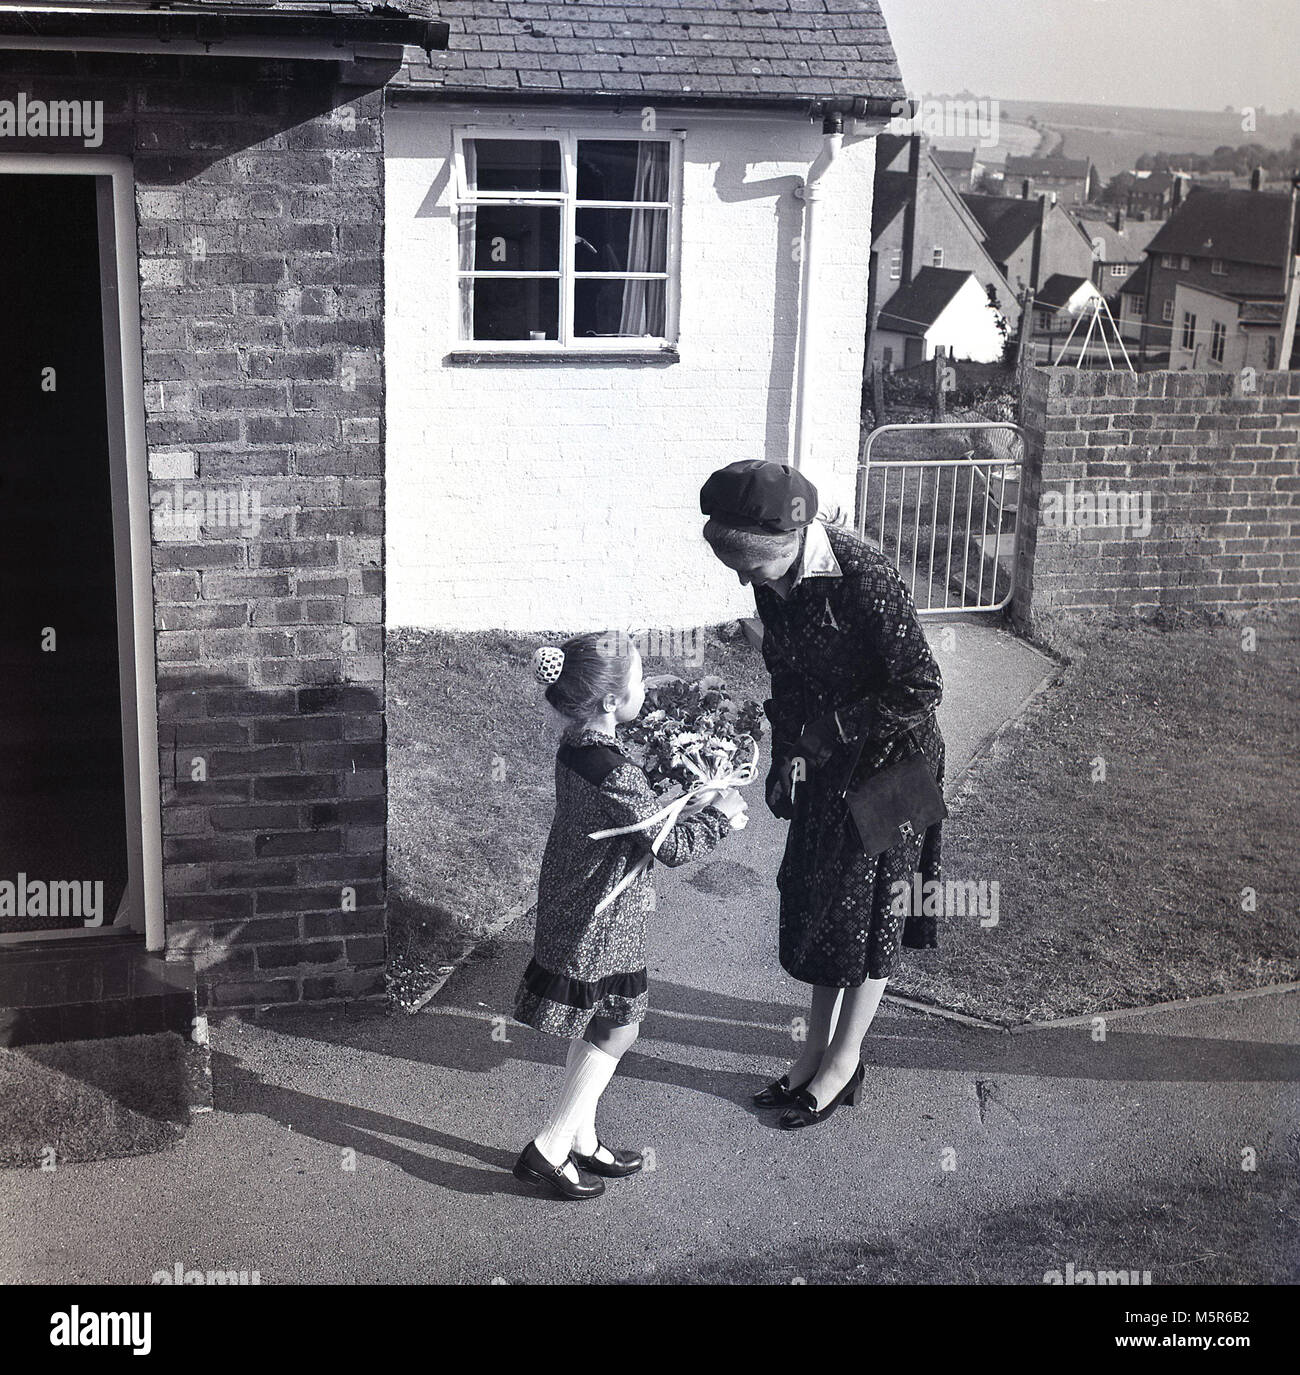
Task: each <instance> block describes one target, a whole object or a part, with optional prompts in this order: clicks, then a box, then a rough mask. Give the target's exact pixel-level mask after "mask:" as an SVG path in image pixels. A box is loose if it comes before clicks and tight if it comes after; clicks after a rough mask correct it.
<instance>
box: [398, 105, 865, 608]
mask: <svg viewBox="0 0 1300 1375" xmlns="http://www.w3.org/2000/svg"><path fill="white" fill-rule="evenodd" d="M639 120H640V111H639V109H638V110H636V111H635V112H631V111H630V112H629V113H628V114H626V115H624V116H621V117H620V116H615V115H612V114H602V113H593V112H592V111H590V110H587V111H581V112H573V113H572V114H570V115H568V116H566V115H565V114H564V113H563V112H560V111H556V110H548V111H545V112H542V111H530V112H528V113H526V114H521V113H519V112H518V111H515V112H513V113H512V112H508V111H504V110H501V111H497V110H484V109H475V110H470V109H468V108H466V107H454V106H438V105H432V104H431V105H428V106H413V105H410V104H405V105H395V106H393V107H392V108H390V110H389V111H388V114H387V122H386V152H385V192H386V212H385V218H386V230H385V274H386V275H385V298H386V307H385V309H386V352H387V497H386V508H387V551H386V552H387V613H386V614H387V622H388V624H389V625H390V626H419V627H430V628H433V627H436V628H443V629H461V630H477V629H486V628H499V629H507V630H541V629H546V630H563V631H577V630H584V629H596V628H605V627H619V628H622V627H636V628H642V629H654V628H659V629H664V630H666V629H669V628H673V627H687V626H694V625H704V624H710V623H715V622H718V621H721V620H726V619H729V618H731V617H734V616H737V615H743V614H752V613H753V594H752V593H751V592H750V591H748V590H747V589H741V588H740V587H739V585H738V584H737V583H736V581H735V578H734V575H732V574H730V573H728V572H727V571H726V570H725V569H724V568H723V567H722V565H721V564H719V563H718V562H717V561H716V560H715V559H714V558H713V557H712V555H711V554H710V553H709V551H708V547H707V545H705V544H704V542H703V540H702V539H701V538H700V530H701V528H702V525H703V517H702V516H701V515H700V513H699V488H700V485H701V483H702V482H703V481H704V479H705V478H706V477H707V476H708V474H709V473H710V472H711V471H712V470H713V469H714V468H717V467H721V466H722V465H724V464H727V463H732V462H735V461H736V460H737V459H742V458H768V459H772V460H774V461H776V462H788V461H789V448H788V446H789V440H790V406H791V394H792V385H793V378H794V364H795V333H796V330H797V325H798V291H799V276H800V265H799V263H798V261H797V240H798V235H799V231H800V226H801V223H802V214H803V203H802V202H801V201H800V200H798V199H796V198H795V197H794V196H793V195H792V194H791V192H792V188H793V187H794V186H795V184H796V181H797V179H798V178H801V177H802V176H803V175H804V174H805V173H806V171H807V169H808V166H809V164H810V163H811V161H812V160H813V159H814V158H815V157H816V156H817V154H818V152H819V150H820V148H821V142H822V140H821V134H820V130H819V128H818V127H817V126H814V125H812V124H810V123H809V122H808V121H807V119H805V118H801V117H797V116H791V117H789V118H774V117H770V116H769V117H765V118H761V119H758V118H754V117H753V116H744V115H732V116H729V117H718V116H713V117H706V116H701V115H698V114H696V115H682V116H681V117H675V116H672V115H671V114H670V112H666V111H662V110H661V111H660V112H659V128H660V130H664V129H685V130H686V131H687V132H686V138H685V150H684V151H685V156H684V185H683V212H682V265H681V328H680V341H679V351H680V355H681V358H680V362H677V363H674V364H670V365H662V364H649V363H646V364H641V363H629V364H620V365H611V364H608V363H605V364H594V365H589V366H588V365H581V366H580V365H574V364H555V365H536V366H531V367H526V366H520V365H510V364H498V363H493V364H480V365H473V366H463V365H461V366H456V365H449V364H447V363H445V362H444V359H445V357H446V355H447V354H448V352H449V351H450V350H452V349H455V348H460V347H465V345H464V344H462V343H461V341H459V340H458V339H457V337H456V332H455V330H456V320H455V285H456V282H455V264H456V241H455V228H454V224H453V221H452V217H451V213H450V205H451V199H452V195H453V178H452V176H451V168H450V157H451V148H452V129H453V128H454V127H456V126H461V125H465V124H470V123H473V124H476V125H482V124H496V123H499V124H502V125H511V126H514V127H521V126H543V125H550V126H553V127H561V128H565V127H577V128H580V129H597V130H599V129H603V128H606V127H619V128H628V129H635V128H637V127H638V123H639ZM874 163H875V143H874V140H872V139H869V138H863V139H856V140H855V139H849V140H847V141H846V146H845V148H844V151H843V153H842V154H841V156H840V158H839V159H838V160H837V161H836V163H835V164H834V166H833V167H832V168H831V170H830V172H829V173H828V174H827V179H826V183H825V184H826V187H827V195H826V198H825V199H824V200H823V201H822V204H821V207H820V209H819V210H818V214H819V216H820V220H819V229H818V252H819V254H820V255H821V258H820V261H821V263H822V265H823V275H822V277H821V286H820V287H819V289H818V290H819V301H820V307H821V308H820V313H819V318H818V321H817V329H816V332H815V339H814V348H815V357H814V366H813V368H812V391H811V407H810V414H811V426H812V451H811V459H810V461H809V463H808V464H807V465H806V468H805V471H807V473H808V475H809V476H810V477H811V478H812V479H813V481H814V482H816V484H817V486H818V488H819V489H820V491H821V495H822V499H823V502H824V503H831V504H835V503H838V504H839V505H841V506H843V507H845V508H846V509H848V510H850V511H851V510H852V504H853V485H854V469H855V464H856V457H857V444H858V414H859V405H860V390H861V376H862V343H863V330H864V321H865V315H866V301H867V274H868V263H869V258H870V237H871V230H870V225H871V185H872V179H873V174H874Z"/></svg>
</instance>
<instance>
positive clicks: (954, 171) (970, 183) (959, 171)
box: [930, 148, 985, 193]
mask: <svg viewBox="0 0 1300 1375" xmlns="http://www.w3.org/2000/svg"><path fill="white" fill-rule="evenodd" d="M978 151H979V150H978V149H976V148H931V149H930V156H931V157H932V158H933V159H934V162H935V165H936V166H937V167H938V168H939V170H940V171H941V172H942V173H943V174H944V176H945V177H947V178H948V181H949V183H950V184H951V185H952V187H953V189H954V190H956V191H957V192H959V193H960V192H962V191H973V190H974V189H975V181H976V179H977V178H978V177H979V175H980V173H982V172H983V171H984V170H985V169H984V164H983V163H982V162H981V161H980V160H979V156H978Z"/></svg>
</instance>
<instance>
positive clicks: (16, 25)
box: [0, 5, 450, 57]
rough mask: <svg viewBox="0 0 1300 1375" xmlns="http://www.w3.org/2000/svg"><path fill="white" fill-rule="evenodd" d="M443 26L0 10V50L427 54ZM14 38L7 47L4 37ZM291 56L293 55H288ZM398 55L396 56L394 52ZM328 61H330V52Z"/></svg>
mask: <svg viewBox="0 0 1300 1375" xmlns="http://www.w3.org/2000/svg"><path fill="white" fill-rule="evenodd" d="M449 33H450V25H448V24H447V23H445V22H444V21H442V20H435V19H416V18H411V17H409V16H401V17H394V16H391V15H377V14H340V13H336V12H325V13H312V12H303V11H288V10H276V11H271V12H268V11H266V10H264V9H259V10H253V9H249V10H224V11H218V10H213V9H210V8H208V7H207V6H204V7H202V8H193V9H168V10H158V9H144V8H141V9H118V8H111V9H110V8H104V7H101V6H99V5H96V6H94V7H93V8H86V9H69V8H66V7H60V8H59V9H53V8H51V9H44V10H36V9H29V8H25V7H24V8H21V9H18V8H14V7H0V47H40V46H42V40H69V39H71V40H87V41H94V40H96V39H104V40H114V41H117V40H120V41H127V42H149V43H151V44H159V45H167V44H177V45H180V46H183V47H186V48H189V47H190V46H191V45H194V46H198V47H202V48H204V49H208V48H211V47H213V46H217V45H232V46H235V47H246V46H247V45H248V44H250V43H252V44H256V45H259V46H260V45H264V44H272V45H274V44H295V43H298V44H312V45H318V46H319V45H326V46H328V47H332V48H335V49H347V48H352V47H362V48H366V47H371V46H373V45H379V46H386V47H392V48H394V49H395V50H400V49H401V48H402V47H403V46H405V45H411V46H413V47H418V48H422V49H423V50H424V52H425V53H426V54H427V55H430V56H431V55H432V54H433V53H434V52H436V51H442V50H445V49H446V47H447V39H448V35H449ZM11 38H12V39H17V40H20V41H19V42H17V43H9V42H7V41H6V40H8V39H11ZM289 55H293V54H289ZM398 55H399V56H400V51H399V52H398ZM333 56H335V57H337V56H338V54H337V53H335V54H333Z"/></svg>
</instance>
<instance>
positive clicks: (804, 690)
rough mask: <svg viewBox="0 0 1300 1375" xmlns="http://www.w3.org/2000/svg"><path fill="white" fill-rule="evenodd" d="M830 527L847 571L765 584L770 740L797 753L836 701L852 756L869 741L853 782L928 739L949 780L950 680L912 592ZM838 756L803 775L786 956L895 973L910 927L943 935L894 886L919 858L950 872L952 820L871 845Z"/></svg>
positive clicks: (784, 922)
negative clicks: (939, 712) (878, 849)
mask: <svg viewBox="0 0 1300 1375" xmlns="http://www.w3.org/2000/svg"><path fill="white" fill-rule="evenodd" d="M823 528H824V530H825V533H826V536H827V537H828V539H829V543H830V550H831V552H832V553H833V554H834V560H833V561H831V565H834V564H838V571H835V569H834V567H833V566H829V568H828V569H822V570H821V571H819V572H816V573H808V574H805V576H803V577H802V578H801V579H800V580H799V581H797V582H796V583H795V585H794V587H793V589H792V590H791V592H790V594H789V596H788V598H786V599H784V600H783V599H782V598H781V597H780V596H778V595H777V593H776V592H774V591H773V590H772V589H771V588H769V587H766V586H762V587H757V588H755V590H754V596H755V601H756V603H757V605H758V614H759V617H760V618H761V620H762V622H763V631H764V633H763V659H764V662H765V663H766V664H767V667H768V670H769V672H770V673H771V675H772V697H771V699H770V700H769V701H768V702H767V703H766V709H767V714H768V717H769V719H770V720H771V722H772V748H773V751H774V753H785V754H786V755H787V756H793V755H795V754H797V753H798V747H797V744H796V741H797V740H798V739H799V737H800V736H801V735H802V734H803V731H804V728H805V727H806V726H807V725H809V724H810V723H811V722H813V721H815V720H816V719H817V718H819V717H822V716H825V715H826V714H827V713H829V712H831V711H838V712H839V716H840V722H841V725H842V728H843V733H844V735H845V736H847V737H848V738H849V740H850V741H851V742H852V743H851V744H847V745H844V746H842V747H841V750H842V751H849V752H850V753H849V755H848V757H849V758H850V759H851V757H852V755H851V751H853V750H856V749H857V747H858V745H859V744H862V746H863V747H862V752H861V755H860V757H859V759H858V761H857V764H856V766H855V768H854V770H853V774H852V776H851V779H850V780H849V782H850V786H852V785H855V784H857V783H858V782H860V781H861V780H863V779H865V778H866V777H868V776H869V775H871V774H873V773H876V772H878V771H879V770H880V769H882V768H884V767H886V766H887V765H889V764H893V763H896V762H897V761H898V760H900V759H902V758H904V757H905V756H906V755H908V754H910V753H912V752H913V751H914V750H915V749H918V748H919V749H920V750H921V752H922V753H923V754H924V755H925V757H926V759H927V760H928V762H929V764H930V767H931V769H932V770H933V771H934V773H935V776H936V778H937V780H938V782H939V786H940V787H942V786H943V765H944V745H943V736H942V735H940V733H939V727H938V725H937V723H936V721H935V716H934V713H935V708H936V707H937V706H938V705H939V699H940V698H941V697H942V695H943V680H942V677H941V675H940V672H939V665H938V664H937V663H936V662H935V658H934V656H933V654H931V652H930V647H929V645H928V644H927V643H926V639H925V635H924V633H923V632H922V630H921V625H920V622H919V621H918V620H917V617H916V611H915V608H914V606H913V603H912V598H911V595H910V594H909V593H908V591H907V588H906V587H905V586H904V584H903V580H902V579H901V578H900V577H899V575H898V570H897V569H896V568H895V567H894V566H893V564H892V563H890V561H889V560H888V559H887V558H886V557H885V556H884V555H883V554H881V553H879V552H878V551H877V550H875V549H872V548H871V547H870V546H869V545H867V544H864V543H863V542H862V541H861V540H859V539H858V538H857V536H856V535H854V534H852V533H851V532H850V531H848V530H843V529H840V528H838V527H837V526H834V525H829V526H824V527H823ZM909 731H910V733H911V738H910V740H909V738H908V732H909ZM837 763H843V756H841V758H840V759H832V761H831V762H830V763H829V764H828V765H827V766H826V767H825V768H822V769H818V768H810V769H809V772H808V777H807V780H806V781H804V782H802V783H798V784H796V786H795V812H794V819H793V820H792V821H791V822H790V831H789V835H788V836H787V838H786V847H785V857H784V859H783V860H782V862H781V868H780V870H779V872H778V874H777V886H778V888H779V889H780V893H781V925H780V959H781V966H782V968H783V969H785V970H786V972H787V973H789V974H791V975H792V976H793V977H794V978H796V979H799V980H801V981H802V982H804V983H810V984H820V985H822V986H823V987H828V988H844V987H856V986H857V985H859V984H861V983H862V982H863V981H864V980H865V979H868V978H872V979H883V978H885V977H887V976H888V975H889V974H890V973H891V972H892V970H893V967H894V962H895V959H896V957H897V955H898V947H899V940H900V933H901V934H902V937H903V943H905V944H907V945H909V946H916V947H925V946H933V945H935V944H936V940H935V932H934V928H935V922H934V918H933V917H922V916H920V915H919V914H918V915H916V916H909V914H910V913H911V910H912V902H911V897H910V893H909V898H908V900H907V902H906V904H900V903H899V902H897V901H896V900H895V896H894V895H895V893H896V892H897V891H899V890H897V889H896V888H895V887H894V885H895V884H897V883H900V882H903V883H906V884H907V886H908V888H909V890H910V889H911V886H912V879H913V875H914V874H915V873H916V872H917V871H918V870H919V871H920V873H921V877H922V880H923V881H924V882H932V881H937V880H938V878H939V874H940V834H941V833H940V824H941V823H935V825H933V826H931V827H930V828H929V830H928V831H926V833H925V834H924V836H916V837H915V839H913V840H910V841H905V842H900V843H899V844H898V845H895V846H894V847H893V848H892V849H890V850H886V851H885V853H884V854H882V855H878V856H877V855H866V854H864V853H863V850H862V842H861V841H860V840H859V838H858V834H857V830H856V829H855V827H854V824H853V819H852V817H851V816H850V815H849V811H848V806H847V804H846V803H845V801H844V799H843V797H842V796H841V791H842V789H843V787H844V783H845V780H844V771H843V769H842V768H841V769H839V770H837V769H836V767H835V765H836V764H837ZM837 774H838V775H839V776H838V778H837ZM835 784H838V786H836V785H835ZM904 907H905V908H906V910H905V911H902V910H901V909H902V908H904ZM905 918H906V919H907V928H906V931H904V930H903V923H904V919H905Z"/></svg>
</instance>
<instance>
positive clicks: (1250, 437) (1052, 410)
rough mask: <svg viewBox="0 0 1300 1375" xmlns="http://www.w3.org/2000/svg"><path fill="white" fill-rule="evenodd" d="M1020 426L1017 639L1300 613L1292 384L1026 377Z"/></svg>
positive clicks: (1295, 389)
mask: <svg viewBox="0 0 1300 1375" xmlns="http://www.w3.org/2000/svg"><path fill="white" fill-rule="evenodd" d="M1023 423H1024V425H1025V427H1026V430H1027V431H1028V436H1029V446H1028V447H1029V452H1028V455H1027V463H1026V474H1025V492H1024V497H1023V503H1022V530H1023V535H1022V539H1021V543H1020V548H1019V551H1018V566H1017V570H1016V583H1017V592H1016V603H1015V614H1016V615H1017V616H1018V617H1019V618H1020V620H1021V622H1022V624H1024V625H1026V626H1028V627H1029V628H1033V627H1034V623H1035V621H1036V620H1038V619H1039V618H1041V617H1042V616H1043V615H1044V614H1045V613H1051V614H1055V613H1061V612H1067V613H1081V612H1138V613H1150V612H1153V611H1155V610H1157V609H1160V608H1177V609H1181V610H1199V611H1203V612H1208V613H1211V614H1214V615H1225V616H1233V615H1239V614H1241V613H1243V612H1245V611H1247V610H1255V609H1258V608H1262V607H1273V608H1275V609H1276V610H1278V611H1281V612H1283V613H1286V614H1288V615H1289V614H1291V613H1294V612H1296V611H1297V610H1300V449H1298V448H1297V445H1298V444H1300V372H1261V373H1257V374H1250V373H1247V374H1244V375H1233V376H1227V375H1224V374H1221V373H1207V372H1177V373H1172V372H1153V373H1143V374H1138V375H1136V376H1134V375H1132V374H1130V373H1124V372H1076V371H1074V370H1069V369H1052V368H1035V369H1033V370H1032V373H1031V375H1030V379H1029V383H1028V386H1027V389H1026V393H1025V398H1024V414H1023ZM1071 483H1073V488H1071V487H1070V485H1069V484H1071ZM1106 492H1110V493H1112V494H1114V495H1115V496H1116V497H1120V498H1127V500H1128V503H1129V504H1128V505H1127V507H1125V506H1122V505H1120V504H1119V503H1118V502H1109V503H1108V502H1106V500H1105V493H1106ZM1089 498H1091V501H1092V511H1091V514H1090V511H1089V504H1088V502H1089ZM1067 511H1068V512H1070V515H1068V516H1067V514H1066V513H1067ZM1103 513H1105V514H1107V515H1108V516H1114V517H1115V519H1114V520H1111V521H1110V523H1106V524H1102V523H1099V518H1100V516H1101V514H1103ZM1148 517H1149V521H1150V529H1149V531H1148V532H1147V533H1145V534H1143V533H1141V531H1142V528H1143V527H1144V526H1145V524H1146V523H1147V518H1148Z"/></svg>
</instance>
